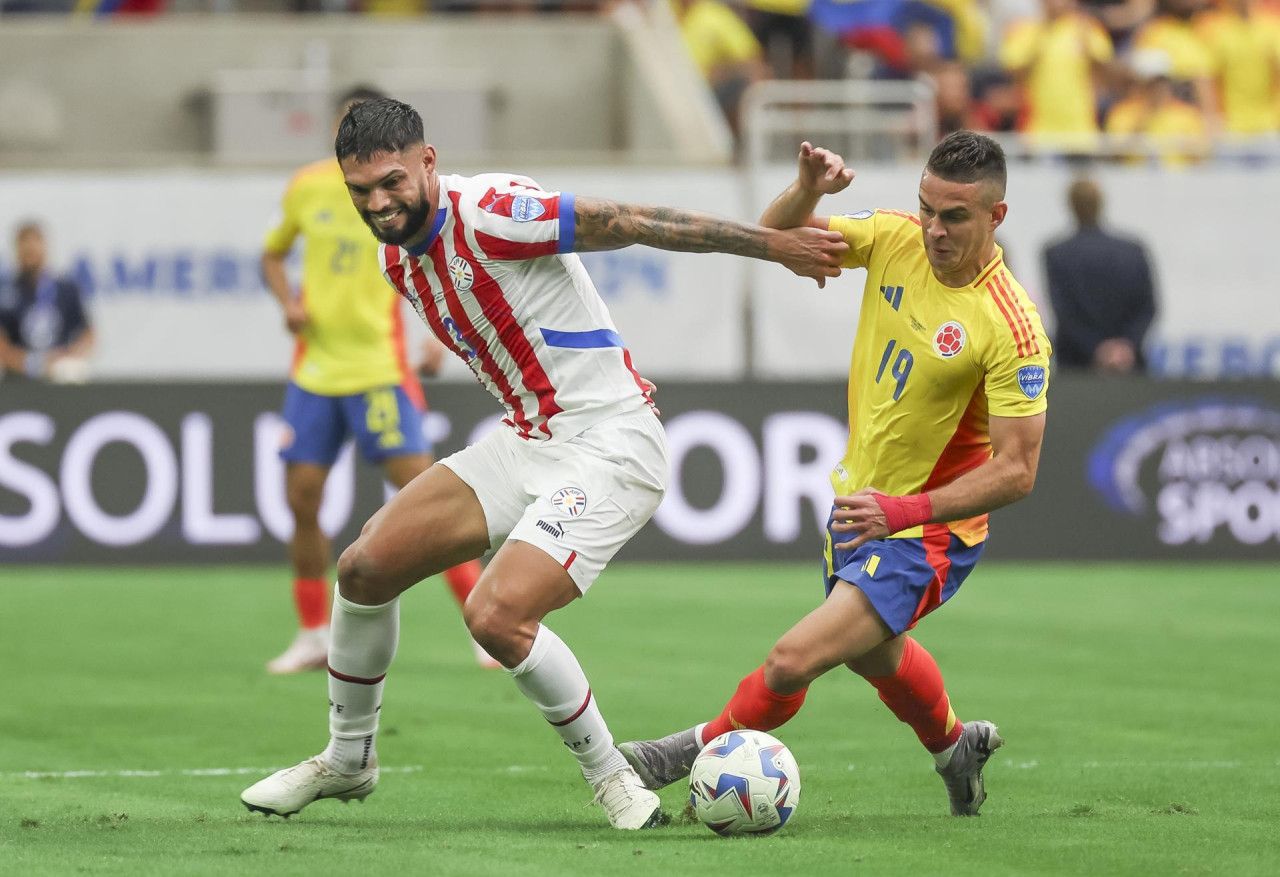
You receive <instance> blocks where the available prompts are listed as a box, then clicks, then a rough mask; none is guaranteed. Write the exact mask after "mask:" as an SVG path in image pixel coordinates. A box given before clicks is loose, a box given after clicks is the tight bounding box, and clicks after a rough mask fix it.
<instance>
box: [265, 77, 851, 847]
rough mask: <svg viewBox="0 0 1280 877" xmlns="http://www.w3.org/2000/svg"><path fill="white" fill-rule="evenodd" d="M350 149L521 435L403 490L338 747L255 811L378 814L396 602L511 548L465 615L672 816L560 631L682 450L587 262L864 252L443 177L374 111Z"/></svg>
mask: <svg viewBox="0 0 1280 877" xmlns="http://www.w3.org/2000/svg"><path fill="white" fill-rule="evenodd" d="M336 152H337V155H338V159H339V161H340V163H341V166H342V171H343V173H344V175H345V177H346V183H347V188H348V190H349V191H350V192H351V199H352V200H353V201H354V202H355V205H356V207H357V208H358V209H359V211H360V214H361V215H362V216H363V217H364V218H365V221H366V222H367V223H368V224H369V226H370V227H371V228H372V229H373V231H374V234H375V235H376V236H377V237H378V238H379V239H381V240H382V241H383V243H384V244H386V246H384V247H382V250H381V252H382V262H383V267H384V270H385V273H386V275H387V279H388V280H389V281H390V283H391V284H392V286H393V287H395V288H396V289H397V290H398V291H399V292H400V294H401V295H403V296H405V297H406V298H407V299H409V301H410V302H411V303H412V304H413V306H414V309H415V310H416V311H417V312H418V314H419V316H421V317H422V318H423V319H424V320H425V321H426V322H427V324H428V325H429V326H430V327H431V329H432V330H433V332H434V333H435V335H436V337H437V338H439V339H440V341H441V342H443V343H444V344H445V346H447V347H448V348H449V349H450V350H452V351H453V352H454V353H455V354H456V355H458V356H459V357H461V358H462V360H463V361H464V362H466V363H467V365H468V366H469V367H470V368H471V370H472V372H473V373H474V374H475V376H476V379H477V380H479V381H480V383H481V385H483V386H484V387H485V388H486V389H487V390H489V392H490V393H491V394H492V395H493V396H494V397H495V398H496V399H498V401H499V402H500V403H501V404H502V406H503V407H504V408H505V410H506V419H505V428H503V429H498V430H495V431H494V432H492V433H490V434H489V435H488V436H486V437H485V438H483V439H481V440H480V441H479V442H477V443H476V444H474V445H471V446H470V447H468V448H465V449H464V450H462V451H459V452H458V453H456V454H454V455H452V456H450V457H448V458H446V459H444V460H442V461H441V462H440V463H439V464H437V465H435V466H433V467H431V469H430V470H428V471H427V473H426V474H425V475H423V476H422V477H421V478H418V479H416V480H415V481H414V482H413V483H412V484H410V485H409V486H408V487H406V488H405V489H404V490H402V491H400V492H399V493H398V494H396V495H395V496H394V497H392V498H391V500H390V501H389V502H388V503H387V504H386V505H385V506H384V507H383V508H382V509H381V510H380V511H379V512H377V513H376V514H375V515H374V516H373V517H372V518H371V519H370V520H369V523H368V524H366V525H365V528H364V530H363V532H362V533H361V535H360V538H359V539H358V540H356V542H355V543H354V544H352V546H351V547H350V548H348V549H347V550H346V551H345V552H343V554H342V557H341V559H340V560H339V561H338V591H339V593H338V595H337V597H336V598H335V600H334V617H333V644H332V647H331V650H330V653H329V700H330V703H331V705H332V706H331V709H330V712H329V730H330V734H331V737H330V742H329V746H328V747H327V748H326V749H325V750H324V752H323V753H321V754H320V755H318V756H315V757H314V758H310V759H308V760H306V761H304V762H302V763H301V764H299V765H297V766H296V767H292V768H288V769H286V770H283V771H280V772H278V773H276V774H274V775H272V776H270V777H267V778H266V779H264V780H262V781H260V782H258V783H256V784H254V785H253V786H251V787H250V788H248V789H246V790H245V791H244V793H243V794H242V795H241V799H242V800H243V802H244V804H245V805H246V806H247V807H249V809H251V810H257V811H260V812H263V813H268V814H279V815H289V814H291V813H296V812H297V811H298V810H300V809H302V808H303V807H305V806H306V805H308V804H310V803H311V802H312V801H314V800H316V799H318V798H339V799H342V800H350V799H363V798H364V797H365V796H367V795H368V794H369V793H370V792H371V791H373V788H374V786H375V785H376V783H377V781H378V761H377V753H376V749H375V745H374V744H375V734H376V732H377V727H378V715H379V710H380V709H381V700H382V688H383V684H384V682H383V680H384V679H385V677H386V673H387V669H388V667H390V665H391V660H392V658H393V656H394V655H395V650H396V642H397V639H398V635H399V624H400V622H399V607H398V598H399V595H400V594H401V593H402V592H403V591H405V590H406V589H408V588H410V587H412V586H413V585H414V583H416V582H418V581H420V580H421V579H423V578H426V577H427V576H429V575H432V574H434V573H436V572H438V571H439V570H441V569H444V568H446V567H448V566H449V565H450V564H454V563H458V562H459V561H462V560H467V559H470V558H474V557H478V556H479V555H480V554H482V553H483V552H485V551H486V550H488V549H489V548H490V547H494V548H497V551H496V552H495V553H494V555H493V558H492V560H491V561H490V563H489V565H488V566H487V567H486V568H485V571H484V573H483V574H482V575H481V577H480V583H479V584H478V585H477V586H476V589H475V591H474V592H473V593H472V595H471V599H470V600H468V601H467V605H466V606H465V607H464V610H463V615H464V617H465V619H466V622H467V626H468V627H469V628H470V630H471V634H472V636H474V637H475V638H476V640H477V641H478V642H479V643H480V644H481V645H482V646H484V648H485V649H486V651H488V652H489V654H491V655H493V656H494V657H495V658H497V659H498V660H499V661H500V662H501V663H502V665H503V666H504V667H506V668H507V670H508V672H509V673H510V674H511V677H512V679H513V681H514V682H515V684H516V687H517V688H518V689H519V690H520V692H521V694H523V695H524V696H525V697H526V698H528V699H529V701H530V702H532V703H533V704H534V706H535V707H536V708H537V709H538V710H539V712H541V714H542V715H543V717H544V718H545V719H546V720H547V722H549V723H550V724H551V725H552V726H553V727H554V728H555V731H556V733H557V734H558V735H559V737H560V739H561V740H562V741H563V743H564V744H565V747H566V748H567V749H568V751H569V752H570V753H571V754H572V755H573V757H574V758H575V759H576V760H577V761H578V766H579V768H580V769H581V771H582V775H583V777H584V778H585V779H586V780H587V782H588V783H589V784H590V785H591V786H592V787H593V788H594V790H595V798H594V802H596V803H599V804H601V805H603V807H604V810H605V813H606V815H607V816H608V819H609V822H610V823H611V824H612V825H613V826H614V827H616V828H621V829H638V828H645V827H649V826H652V825H656V824H660V823H661V822H662V821H664V817H663V814H662V810H661V807H660V806H659V801H658V796H657V795H655V794H654V793H653V792H651V791H648V790H647V789H645V788H644V786H643V784H642V783H641V781H640V778H639V777H638V776H636V773H635V771H633V770H632V769H631V767H630V766H628V765H627V763H626V761H625V760H624V759H623V757H622V754H621V753H620V752H619V751H618V749H617V747H616V746H614V743H613V736H612V735H611V734H610V732H609V728H608V726H607V725H606V724H605V722H604V719H603V718H602V716H601V713H600V708H599V706H598V704H597V703H596V699H595V697H594V695H593V693H592V689H591V686H590V685H589V684H588V682H587V677H586V675H585V674H584V673H583V670H582V667H581V666H580V665H579V664H578V659H577V658H576V657H575V656H574V654H573V652H572V651H570V650H569V647H568V646H567V645H565V643H564V641H562V640H561V639H560V638H559V637H557V636H556V635H555V634H554V633H552V632H551V630H550V629H548V628H547V627H545V626H543V624H542V623H541V622H542V619H543V618H544V617H545V616H546V615H548V614H549V613H551V612H553V611H554V610H556V609H560V608H562V607H564V606H567V605H569V604H570V603H572V602H573V601H574V600H575V599H577V598H578V597H581V596H582V595H584V594H585V593H586V591H587V589H588V588H589V587H590V586H591V584H592V582H594V581H595V579H596V577H597V576H598V575H599V574H600V572H601V570H602V569H603V568H604V566H605V564H606V563H608V561H609V560H610V559H611V558H612V557H613V555H614V554H615V553H616V552H617V551H618V549H620V548H621V547H622V546H623V545H624V544H626V542H627V540H629V539H630V538H631V537H632V536H633V535H635V533H636V532H638V531H639V530H640V528H641V527H643V526H644V524H645V522H646V521H648V519H649V517H650V516H651V515H652V514H653V512H654V510H655V509H656V508H657V506H658V503H659V501H661V499H662V496H663V493H664V492H665V490H666V486H667V479H668V476H669V473H668V464H667V445H666V437H665V435H664V433H663V430H662V426H661V424H660V423H659V422H658V419H657V417H655V416H654V413H653V412H652V411H651V410H650V409H651V402H650V400H649V398H648V394H647V392H646V387H645V385H644V384H643V383H642V381H641V379H640V377H639V376H638V375H637V374H636V371H635V369H634V368H633V367H632V362H631V354H630V352H629V351H628V350H627V348H626V347H625V345H624V344H623V341H622V338H621V337H620V336H619V335H618V332H617V330H616V329H615V327H614V325H613V320H612V319H611V318H610V316H609V312H608V310H607V309H606V307H605V305H604V302H603V301H602V300H601V298H600V296H599V294H598V293H597V292H596V290H595V287H594V286H593V285H592V283H591V278H590V277H589V276H588V275H587V272H586V270H585V269H584V268H583V266H582V262H581V260H580V259H579V257H578V256H577V255H576V254H577V253H579V252H586V251H598V250H614V249H618V248H620V247H626V246H629V245H632V244H646V245H648V246H653V247H659V248H662V249H667V250H676V251H681V252H726V253H734V254H738V255H743V256H750V257H754V258H759V259H768V260H771V261H775V262H779V263H781V264H783V265H785V266H787V267H788V268H790V269H791V270H792V271H794V272H796V273H797V274H800V275H802V276H806V277H813V278H815V279H817V280H818V282H819V283H820V284H821V283H822V282H824V280H825V278H826V277H834V276H837V275H838V274H839V272H840V267H839V266H840V262H841V259H842V258H843V257H844V255H845V253H846V252H847V250H848V245H847V244H845V242H844V240H843V236H842V235H840V234H839V233H838V232H832V231H825V230H824V231H819V230H817V229H812V228H795V229H790V230H787V231H776V230H771V229H765V228H760V227H758V226H754V225H744V224H741V223H736V222H729V221H727V220H722V219H719V218H717V217H713V216H707V215H705V214H700V213H694V212H691V211H686V210H675V209H671V208H666V207H640V206H634V205H629V204H619V203H616V202H612V201H605V200H600V199H596V198H586V197H577V198H575V197H574V196H573V195H571V194H569V193H567V192H566V193H559V192H548V191H544V190H543V189H542V188H540V187H539V186H538V185H537V184H536V183H535V182H534V181H533V180H531V179H529V178H528V177H523V176H519V175H515V174H482V175H480V176H476V177H462V176H456V175H442V174H440V173H439V172H438V171H437V168H436V153H435V149H434V148H433V147H432V146H430V145H428V144H426V143H425V141H424V137H423V129H422V119H421V117H420V116H419V115H418V114H417V112H415V111H414V110H413V108H412V107H409V106H407V105H406V104H402V103H400V102H398V101H393V100H384V101H364V102H361V103H357V104H355V105H354V106H352V108H351V109H350V110H348V112H347V115H346V117H345V118H343V120H342V124H341V126H340V127H339V129H338V136H337V143H336Z"/></svg>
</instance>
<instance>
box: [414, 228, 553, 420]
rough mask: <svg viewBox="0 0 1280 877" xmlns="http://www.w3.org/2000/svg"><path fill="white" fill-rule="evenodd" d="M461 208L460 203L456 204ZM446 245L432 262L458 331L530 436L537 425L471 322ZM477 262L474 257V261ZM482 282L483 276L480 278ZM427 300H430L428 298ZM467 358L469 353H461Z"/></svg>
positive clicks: (436, 251) (433, 255) (437, 250)
mask: <svg viewBox="0 0 1280 877" xmlns="http://www.w3.org/2000/svg"><path fill="white" fill-rule="evenodd" d="M454 210H455V211H456V210H457V205H456V204H455V205H454ZM455 233H456V234H458V235H461V233H462V223H458V224H457V226H456V228H455ZM444 258H445V252H444V247H433V248H432V250H431V264H432V267H434V268H435V275H436V279H437V280H439V281H440V285H441V287H442V288H443V289H444V301H445V304H446V305H448V306H449V315H450V317H452V318H453V320H454V323H455V324H456V325H457V327H458V333H459V334H460V335H461V336H462V340H464V341H466V343H467V344H469V345H470V346H471V349H472V350H474V351H475V355H476V359H478V360H480V370H481V371H483V372H484V373H485V374H486V375H488V376H489V380H491V381H493V383H494V386H496V387H497V388H498V390H499V391H500V392H501V393H502V401H503V402H505V403H506V404H507V406H508V407H509V408H510V409H511V416H512V417H513V418H514V419H515V426H516V429H517V430H518V431H519V432H520V434H521V435H522V436H524V437H528V435H529V433H530V431H531V430H532V429H533V424H532V423H531V422H530V421H529V418H528V417H526V416H525V413H524V405H523V404H521V402H520V394H519V393H517V392H516V390H515V388H514V387H513V386H511V381H509V380H507V375H506V373H505V372H504V371H503V370H502V367H501V366H499V365H498V361H497V359H496V358H495V357H494V355H493V351H492V350H490V349H489V345H488V344H486V343H485V340H484V337H483V336H482V335H481V334H480V333H479V332H477V331H476V327H475V325H474V324H473V323H472V322H471V318H470V317H468V316H467V312H466V310H465V309H464V308H463V307H462V301H461V299H459V298H458V291H457V290H456V289H454V286H453V280H452V279H451V278H450V277H449V269H448V266H447V265H446V264H445V260H444ZM472 264H473V265H474V264H475V263H474V261H473V262H472ZM476 280H477V285H479V283H478V281H479V277H477V278H476ZM423 304H426V302H425V301H424V302H423ZM431 307H432V308H437V309H438V306H437V305H436V304H435V300H434V299H432V302H431ZM438 331H439V332H442V333H444V335H446V336H451V335H452V333H450V332H449V331H447V330H446V329H445V327H444V325H443V321H442V322H441V326H440V328H439V330H438ZM451 340H452V341H453V343H454V344H455V345H457V348H459V349H460V347H461V342H460V341H459V339H457V338H451ZM461 355H462V357H463V359H466V354H461Z"/></svg>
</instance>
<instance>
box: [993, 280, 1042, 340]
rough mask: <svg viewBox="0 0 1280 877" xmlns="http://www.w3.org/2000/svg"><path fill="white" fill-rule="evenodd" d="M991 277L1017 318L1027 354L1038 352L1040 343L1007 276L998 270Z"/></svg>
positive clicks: (1029, 318)
mask: <svg viewBox="0 0 1280 877" xmlns="http://www.w3.org/2000/svg"><path fill="white" fill-rule="evenodd" d="M991 279H992V280H994V281H995V284H996V286H998V287H999V288H1000V292H1001V294H1002V295H1003V296H1004V300H1005V301H1006V302H1008V303H1009V308H1010V309H1011V310H1012V311H1013V314H1014V316H1015V317H1016V318H1017V320H1018V326H1019V327H1020V328H1021V329H1022V337H1023V339H1024V340H1025V341H1026V342H1027V352H1028V353H1029V354H1030V353H1039V352H1040V344H1039V342H1037V341H1036V333H1035V330H1034V329H1033V328H1032V327H1031V317H1029V316H1027V311H1026V308H1024V307H1023V306H1022V302H1021V301H1019V300H1018V297H1017V296H1016V295H1014V294H1013V290H1012V288H1011V287H1010V286H1009V278H1008V276H1007V275H1006V274H1005V273H1004V272H1003V271H999V272H997V273H996V274H995V275H994V276H993V277H992V278H991Z"/></svg>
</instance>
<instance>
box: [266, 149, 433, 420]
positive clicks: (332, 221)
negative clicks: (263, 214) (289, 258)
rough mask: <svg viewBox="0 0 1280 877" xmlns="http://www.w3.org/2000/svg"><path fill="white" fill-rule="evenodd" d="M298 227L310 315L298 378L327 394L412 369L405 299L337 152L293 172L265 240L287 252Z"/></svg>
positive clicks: (394, 378) (391, 382)
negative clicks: (390, 279)
mask: <svg viewBox="0 0 1280 877" xmlns="http://www.w3.org/2000/svg"><path fill="white" fill-rule="evenodd" d="M299 235H301V236H302V237H303V239H304V242H305V252H304V253H303V262H302V300H303V302H304V304H305V305H306V307H307V314H308V315H309V317H310V322H309V323H308V324H307V327H306V329H304V330H303V332H302V333H301V334H300V335H299V336H298V342H297V347H296V349H295V351H294V357H293V368H292V371H291V374H290V377H291V378H292V380H293V382H294V383H296V384H297V385H298V386H299V387H301V388H302V389H304V390H306V391H308V392H311V393H317V394H319V395H322V396H346V395H349V394H352V393H363V392H365V391H366V390H370V389H373V388H374V387H389V386H395V385H397V384H400V383H402V382H403V381H404V380H405V377H406V375H407V374H408V369H407V368H406V365H405V354H404V325H403V323H402V322H401V319H400V299H399V297H398V296H397V295H396V293H395V291H394V290H392V289H391V287H390V286H389V285H388V284H387V282H386V281H385V280H384V279H383V277H382V269H381V268H380V267H379V265H378V242H377V240H376V239H375V238H374V236H373V233H372V232H370V231H369V229H368V227H367V226H365V224H364V221H363V220H362V219H361V218H360V214H359V213H358V212H356V208H355V206H354V205H353V204H352V203H351V196H350V195H348V194H347V188H346V184H345V183H344V182H343V179H342V169H341V168H340V167H338V162H337V161H336V160H332V159H331V160H329V161H320V162H316V163H315V164H312V165H308V166H307V167H305V168H303V169H302V170H300V171H299V172H298V173H297V174H296V175H295V176H294V178H293V180H292V181H291V182H290V183H289V188H288V190H287V191H286V192H285V195H284V205H283V210H282V212H281V216H280V220H279V222H278V223H277V224H276V225H275V227H274V228H272V229H271V230H270V231H269V232H268V233H267V236H266V239H265V240H264V241H263V248H264V249H265V250H267V251H268V252H271V253H287V252H288V251H289V249H290V248H291V247H292V246H293V243H294V241H295V240H296V239H297V237H298V236H299Z"/></svg>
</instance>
